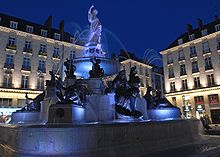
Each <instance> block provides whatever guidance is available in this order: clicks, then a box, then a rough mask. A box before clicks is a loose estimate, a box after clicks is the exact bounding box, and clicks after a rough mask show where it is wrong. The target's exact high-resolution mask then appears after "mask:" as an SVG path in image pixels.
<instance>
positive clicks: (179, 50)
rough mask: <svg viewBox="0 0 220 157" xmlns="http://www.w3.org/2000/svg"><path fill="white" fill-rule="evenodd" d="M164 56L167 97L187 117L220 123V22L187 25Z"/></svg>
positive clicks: (199, 22) (215, 19) (199, 20)
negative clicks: (205, 116) (195, 26)
mask: <svg viewBox="0 0 220 157" xmlns="http://www.w3.org/2000/svg"><path fill="white" fill-rule="evenodd" d="M161 54H162V55H163V66H164V80H165V92H166V94H165V96H166V97H167V98H168V100H169V101H170V102H172V103H173V104H175V105H176V106H178V107H180V109H181V110H182V113H183V115H184V116H185V117H186V118H192V117H197V118H200V117H201V116H203V115H204V114H207V115H208V116H209V117H210V118H211V120H212V122H213V123H219V122H220V119H219V117H220V102H219V99H220V20H219V18H218V17H217V16H215V18H214V21H212V22H210V23H208V24H205V25H203V21H202V20H201V19H198V26H197V28H193V26H192V25H190V24H188V25H187V31H186V32H185V33H183V34H181V35H180V36H179V37H178V38H177V39H176V40H175V41H174V42H173V43H171V44H170V45H169V46H168V48H166V49H165V50H163V51H162V52H161Z"/></svg>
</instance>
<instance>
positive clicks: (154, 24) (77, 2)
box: [0, 0, 220, 58]
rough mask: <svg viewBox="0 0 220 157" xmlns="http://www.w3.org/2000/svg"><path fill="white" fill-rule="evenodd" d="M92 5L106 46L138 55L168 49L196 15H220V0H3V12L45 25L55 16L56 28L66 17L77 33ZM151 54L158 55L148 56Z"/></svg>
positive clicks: (209, 18) (207, 19) (206, 19)
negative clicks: (102, 29) (50, 17)
mask: <svg viewBox="0 0 220 157" xmlns="http://www.w3.org/2000/svg"><path fill="white" fill-rule="evenodd" d="M91 4H94V5H95V6H96V8H97V9H98V10H99V14H98V17H99V19H100V21H101V22H102V25H103V27H104V33H103V34H104V35H105V36H106V38H105V39H103V41H104V45H103V47H104V49H106V50H108V51H109V52H116V53H117V52H118V51H119V49H121V48H124V49H126V50H128V51H130V52H135V53H136V54H137V56H139V57H143V55H144V52H145V50H146V49H147V48H151V49H155V50H156V51H157V52H159V51H160V50H162V49H165V48H166V47H167V46H168V45H169V44H170V43H171V42H172V41H173V40H174V39H175V38H177V37H178V36H179V35H180V34H181V33H183V32H185V31H186V24H187V23H191V24H193V25H194V26H196V25H197V18H201V19H203V21H204V23H207V22H210V21H212V20H213V17H214V15H215V14H218V15H219V16H220V9H219V6H220V1H219V0H151V1H150V0H62V1H61V0H37V1H34V0H18V1H15V0H1V1H0V12H2V13H6V14H9V15H12V16H17V17H20V18H24V19H27V20H30V21H33V22H37V23H42V24H43V23H44V21H45V19H46V18H47V17H48V16H49V15H52V16H53V26H54V27H58V24H59V22H60V21H61V20H62V19H64V20H65V29H66V31H68V32H71V33H74V32H75V30H77V29H81V30H84V29H85V28H86V26H88V25H89V22H88V21H87V11H88V8H89V7H90V5H91ZM152 56H155V57H156V58H157V56H158V55H157V54H152V53H151V54H148V55H147V57H148V58H152ZM153 58H154V57H153Z"/></svg>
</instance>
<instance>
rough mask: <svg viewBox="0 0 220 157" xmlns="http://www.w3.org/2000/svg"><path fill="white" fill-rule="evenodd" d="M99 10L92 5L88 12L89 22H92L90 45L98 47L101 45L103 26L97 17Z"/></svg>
mask: <svg viewBox="0 0 220 157" xmlns="http://www.w3.org/2000/svg"><path fill="white" fill-rule="evenodd" d="M97 14H98V10H97V9H95V7H94V5H92V6H91V7H90V9H89V11H88V20H89V22H90V34H89V42H88V45H93V46H97V45H98V44H100V40H101V31H102V25H101V23H100V21H99V19H98V18H97V17H96V15H97Z"/></svg>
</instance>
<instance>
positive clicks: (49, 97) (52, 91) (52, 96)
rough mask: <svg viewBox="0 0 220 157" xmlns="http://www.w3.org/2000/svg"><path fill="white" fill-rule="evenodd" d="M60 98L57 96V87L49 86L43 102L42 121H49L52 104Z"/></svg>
mask: <svg viewBox="0 0 220 157" xmlns="http://www.w3.org/2000/svg"><path fill="white" fill-rule="evenodd" d="M57 101H58V98H57V96H56V87H47V90H46V96H45V99H44V100H43V101H42V102H41V112H40V122H42V123H46V122H47V121H48V115H49V114H48V111H49V107H50V105H51V104H56V103H57Z"/></svg>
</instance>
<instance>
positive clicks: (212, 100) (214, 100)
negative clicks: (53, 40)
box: [208, 94, 219, 105]
mask: <svg viewBox="0 0 220 157" xmlns="http://www.w3.org/2000/svg"><path fill="white" fill-rule="evenodd" d="M208 98H209V104H210V105H219V98H218V94H212V95H208Z"/></svg>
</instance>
